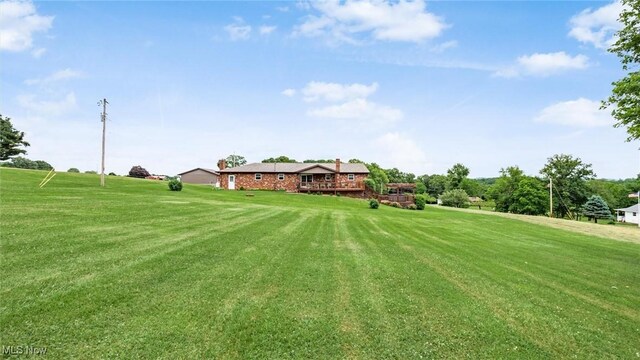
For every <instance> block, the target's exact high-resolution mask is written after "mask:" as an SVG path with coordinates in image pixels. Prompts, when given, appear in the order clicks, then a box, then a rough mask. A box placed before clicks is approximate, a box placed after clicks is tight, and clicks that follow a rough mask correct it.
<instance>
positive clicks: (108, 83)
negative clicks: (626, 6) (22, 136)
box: [0, 1, 639, 178]
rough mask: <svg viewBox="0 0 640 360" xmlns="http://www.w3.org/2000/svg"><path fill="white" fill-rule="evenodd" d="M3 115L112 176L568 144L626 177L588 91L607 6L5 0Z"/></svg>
mask: <svg viewBox="0 0 640 360" xmlns="http://www.w3.org/2000/svg"><path fill="white" fill-rule="evenodd" d="M1 4H2V5H0V6H1V8H0V10H1V11H0V20H1V21H0V60H1V61H0V63H1V66H0V93H1V94H2V96H1V98H0V112H1V113H2V114H3V115H5V116H9V117H11V118H12V119H13V121H14V126H16V127H17V128H19V129H20V130H23V131H25V133H26V136H27V140H28V141H30V142H31V147H30V148H29V149H28V150H29V154H28V157H30V158H32V159H43V160H46V161H49V162H50V163H51V164H53V165H54V166H55V167H56V168H57V169H59V170H66V169H67V168H69V167H72V166H73V167H78V168H80V169H81V170H98V168H99V163H100V136H101V135H100V131H101V124H100V122H99V112H100V108H99V107H98V106H97V104H96V103H97V101H98V100H99V99H101V98H103V97H106V98H107V99H108V101H109V102H110V104H111V105H110V107H109V109H108V110H109V111H108V113H109V119H108V123H107V171H114V172H116V173H120V174H122V173H126V172H127V171H128V169H129V168H130V167H131V166H133V165H142V166H144V167H145V168H147V169H148V170H149V171H151V172H153V173H158V174H175V173H178V172H182V171H185V170H188V169H191V168H194V167H210V168H214V167H215V163H216V161H217V159H219V158H221V157H224V156H226V155H228V154H231V153H236V154H241V155H244V156H245V157H246V158H247V159H248V160H249V161H260V160H262V159H264V158H267V157H271V156H278V155H288V156H290V157H293V158H295V159H298V160H303V159H307V158H336V157H340V158H341V159H344V160H347V159H350V158H359V159H362V160H364V161H367V162H377V163H379V164H380V165H381V166H383V167H399V168H400V169H402V170H405V171H411V172H414V173H416V174H425V173H427V174H433V173H444V172H445V171H446V169H447V168H449V167H451V165H453V164H454V163H456V162H461V163H463V164H465V165H466V166H468V167H469V168H470V169H471V176H472V177H489V176H497V175H498V171H499V170H500V168H502V167H506V166H511V165H518V166H520V167H521V168H522V169H524V170H525V171H526V172H527V173H530V174H537V173H538V171H539V169H540V168H542V166H543V165H544V163H545V162H546V159H547V158H548V157H550V156H551V155H553V154H556V153H570V154H573V155H575V156H578V157H580V158H582V159H583V160H584V161H585V162H588V163H592V164H593V167H594V170H595V172H596V173H597V174H598V176H599V177H606V178H626V177H635V176H636V174H637V173H638V170H639V163H638V155H639V154H638V150H637V149H638V143H637V142H635V143H626V142H625V139H626V133H625V131H624V129H615V128H613V127H612V124H613V120H612V119H611V118H610V116H609V115H608V112H607V111H600V110H598V105H599V101H600V100H602V99H603V98H605V97H606V96H607V95H608V93H609V92H610V89H611V86H610V83H611V82H612V81H614V80H616V79H618V78H620V77H621V76H622V75H623V73H622V71H621V69H620V65H619V62H618V60H617V58H616V57H615V56H614V55H612V54H609V53H607V52H606V47H607V45H608V44H609V43H610V41H612V39H613V33H614V31H615V30H616V29H617V28H618V27H619V24H617V22H616V19H617V14H618V13H619V11H620V9H621V6H620V4H619V3H617V2H610V1H605V2H594V1H592V2H580V1H572V2H564V1H562V2H561V1H558V2H553V1H528V2H524V1H518V2H509V1H495V2H493V1H486V2H484V1H483V2H466V1H435V2H421V1H416V2H392V3H388V2H381V1H373V2H322V3H321V2H311V3H309V2H273V1H270V2H186V3H184V2H181V3H175V2H36V3H29V2H6V1H5V2H2V3H1Z"/></svg>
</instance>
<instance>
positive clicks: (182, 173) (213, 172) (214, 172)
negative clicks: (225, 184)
mask: <svg viewBox="0 0 640 360" xmlns="http://www.w3.org/2000/svg"><path fill="white" fill-rule="evenodd" d="M196 170H202V171H205V172H208V173H210V174H213V175H220V173H218V172H217V171H215V170H213V169H205V168H195V169H191V170H189V171H185V172H181V173H180V174H178V175H184V174H188V173H190V172H192V171H196Z"/></svg>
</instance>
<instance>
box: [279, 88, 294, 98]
mask: <svg viewBox="0 0 640 360" xmlns="http://www.w3.org/2000/svg"><path fill="white" fill-rule="evenodd" d="M296 92H297V91H296V89H285V90H283V91H282V95H284V96H288V97H292V96H294V95H295V94H296Z"/></svg>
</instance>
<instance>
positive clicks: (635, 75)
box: [602, 0, 640, 141]
mask: <svg viewBox="0 0 640 360" xmlns="http://www.w3.org/2000/svg"><path fill="white" fill-rule="evenodd" d="M622 4H623V10H622V13H621V14H620V18H619V20H620V22H621V23H622V25H623V27H622V29H621V30H620V31H618V32H617V34H616V36H617V40H616V42H615V43H614V44H613V45H612V46H611V47H610V48H609V51H610V52H612V53H614V54H616V55H618V57H619V58H620V62H621V63H622V69H623V70H624V71H629V73H628V74H627V75H626V76H625V77H623V78H622V79H620V80H618V81H616V82H614V83H613V84H612V85H613V90H612V94H611V96H609V98H608V99H606V100H604V101H603V102H602V107H603V108H607V107H612V110H611V115H613V117H614V118H615V119H616V120H617V122H616V124H615V125H614V126H615V127H626V128H627V133H628V134H629V137H628V138H627V141H632V140H637V139H640V96H638V94H640V71H638V70H637V67H638V65H639V64H640V1H638V0H622ZM632 69H636V71H631V70H632Z"/></svg>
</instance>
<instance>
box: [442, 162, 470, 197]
mask: <svg viewBox="0 0 640 360" xmlns="http://www.w3.org/2000/svg"><path fill="white" fill-rule="evenodd" d="M467 176H469V168H468V167H466V166H464V165H462V164H460V163H457V164H455V165H453V166H452V167H451V169H449V170H447V180H448V182H447V190H451V189H460V186H461V185H462V182H463V181H464V179H466V178H467Z"/></svg>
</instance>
